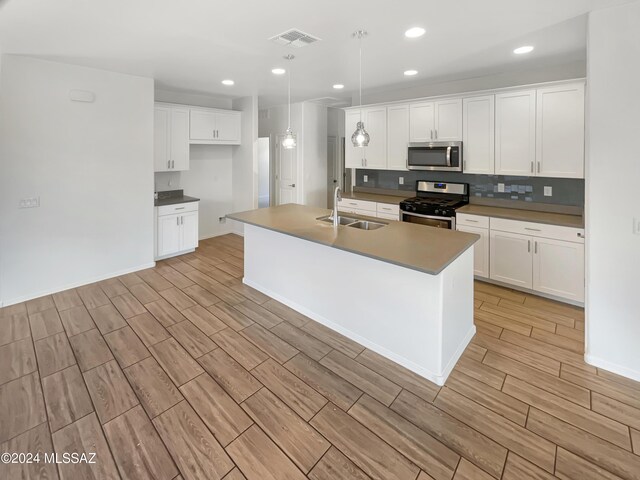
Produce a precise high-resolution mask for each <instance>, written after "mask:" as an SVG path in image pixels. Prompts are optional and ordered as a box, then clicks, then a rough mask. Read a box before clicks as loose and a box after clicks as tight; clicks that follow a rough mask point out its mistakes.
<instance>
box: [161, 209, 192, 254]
mask: <svg viewBox="0 0 640 480" xmlns="http://www.w3.org/2000/svg"><path fill="white" fill-rule="evenodd" d="M157 208H158V216H157V224H156V259H161V258H167V257H171V256H174V255H179V254H182V253H185V252H189V251H193V250H194V249H195V248H196V247H197V246H198V202H190V203H182V204H177V205H166V206H162V207H157Z"/></svg>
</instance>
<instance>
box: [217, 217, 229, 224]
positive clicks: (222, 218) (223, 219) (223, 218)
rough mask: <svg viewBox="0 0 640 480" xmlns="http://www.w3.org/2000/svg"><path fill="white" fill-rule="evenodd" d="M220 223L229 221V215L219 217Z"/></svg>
mask: <svg viewBox="0 0 640 480" xmlns="http://www.w3.org/2000/svg"><path fill="white" fill-rule="evenodd" d="M218 222H219V223H227V217H218Z"/></svg>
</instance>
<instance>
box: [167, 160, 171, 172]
mask: <svg viewBox="0 0 640 480" xmlns="http://www.w3.org/2000/svg"><path fill="white" fill-rule="evenodd" d="M170 168H171V160H167V170H168V169H170Z"/></svg>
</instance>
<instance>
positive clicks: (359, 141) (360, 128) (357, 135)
mask: <svg viewBox="0 0 640 480" xmlns="http://www.w3.org/2000/svg"><path fill="white" fill-rule="evenodd" d="M366 36H367V32H366V31H364V30H358V31H357V32H354V33H353V38H357V39H358V41H359V42H360V57H359V60H360V121H359V122H358V123H357V125H356V131H355V132H353V135H351V143H353V146H354V147H366V146H367V145H369V134H368V133H367V131H366V130H365V129H364V122H363V121H362V38H363V37H366Z"/></svg>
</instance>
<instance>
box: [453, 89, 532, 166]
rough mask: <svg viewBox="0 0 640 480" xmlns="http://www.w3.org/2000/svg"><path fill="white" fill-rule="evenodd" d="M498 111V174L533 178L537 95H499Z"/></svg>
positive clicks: (496, 138) (496, 163)
mask: <svg viewBox="0 0 640 480" xmlns="http://www.w3.org/2000/svg"><path fill="white" fill-rule="evenodd" d="M495 108H496V133H495V142H496V145H495V155H496V162H495V173H496V174H497V175H528V176H530V175H533V174H534V162H535V160H536V143H535V142H536V91H535V90H524V91H515V92H508V93H499V94H497V95H496V107H495ZM463 158H464V157H463Z"/></svg>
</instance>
